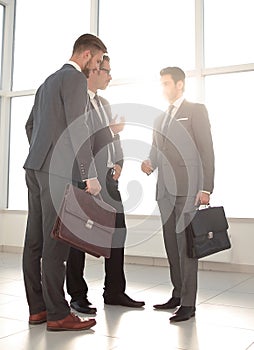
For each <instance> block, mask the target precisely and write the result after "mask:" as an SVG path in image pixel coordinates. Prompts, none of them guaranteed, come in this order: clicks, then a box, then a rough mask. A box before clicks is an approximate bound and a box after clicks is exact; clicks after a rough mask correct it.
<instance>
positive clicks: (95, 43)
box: [72, 34, 107, 54]
mask: <svg viewBox="0 0 254 350" xmlns="http://www.w3.org/2000/svg"><path fill="white" fill-rule="evenodd" d="M84 50H91V51H92V52H94V51H98V50H101V51H102V52H104V53H106V52H107V48H106V46H105V45H104V43H103V42H102V41H101V39H100V38H98V37H97V36H95V35H93V34H83V35H81V36H80V37H79V38H78V39H77V40H76V41H75V43H74V46H73V52H72V54H74V53H80V52H82V51H84Z"/></svg>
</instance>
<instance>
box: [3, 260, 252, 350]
mask: <svg viewBox="0 0 254 350" xmlns="http://www.w3.org/2000/svg"><path fill="white" fill-rule="evenodd" d="M103 269H104V265H103V261H102V260H89V261H87V267H86V277H87V281H88V282H89V287H90V289H89V299H90V301H92V302H93V303H94V305H95V306H96V307H97V309H98V313H97V316H96V321H97V325H96V326H95V327H94V328H93V329H91V330H89V331H83V332H47V331H46V326H45V324H42V325H38V326H29V325H28V322H27V320H28V308H27V304H26V298H25V292H24V286H23V280H22V271H21V255H19V254H9V253H0V349H1V350H7V349H15V350H28V349H29V350H58V349H59V350H60V349H61V350H67V349H70V350H77V349H89V350H109V349H112V350H113V349H116V350H120V349H121V350H127V349H128V350H136V349H140V350H141V349H142V350H143V349H145V350H146V349H147V350H152V349H155V350H164V349H165V350H166V349H167V350H171V349H174V350H176V349H178V350H247V349H248V350H254V275H253V274H246V273H232V272H231V273H226V272H212V271H199V291H198V301H197V312H196V317H195V318H192V319H190V320H189V321H185V322H181V323H177V324H170V323H169V317H170V316H171V312H169V311H155V310H153V304H155V303H160V302H165V301H166V300H167V299H168V298H169V296H170V291H171V286H170V283H169V278H168V269H167V268H166V267H155V266H143V265H131V264H126V265H125V270H126V277H127V282H128V283H127V292H128V294H129V295H130V296H131V297H133V298H135V299H136V300H144V301H145V302H146V305H145V307H144V308H143V309H141V310H139V309H130V308H126V307H120V306H107V305H105V306H104V303H103V299H102V291H103V275H104V272H103ZM80 316H81V315H80ZM83 316H84V317H85V316H86V315H83Z"/></svg>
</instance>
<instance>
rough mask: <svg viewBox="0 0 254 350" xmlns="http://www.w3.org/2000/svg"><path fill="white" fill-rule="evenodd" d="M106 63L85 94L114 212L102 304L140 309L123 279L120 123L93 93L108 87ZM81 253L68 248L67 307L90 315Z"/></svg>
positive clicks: (105, 191)
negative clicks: (87, 97)
mask: <svg viewBox="0 0 254 350" xmlns="http://www.w3.org/2000/svg"><path fill="white" fill-rule="evenodd" d="M110 70H111V68H110V59H109V57H108V56H105V55H104V57H103V61H102V63H101V65H100V70H99V71H95V72H91V74H90V76H89V79H88V93H89V96H90V101H91V102H90V106H91V117H90V118H89V121H88V123H90V124H91V129H93V130H94V133H93V135H92V137H91V142H92V145H93V146H92V148H93V152H94V159H95V164H96V168H97V172H98V179H99V181H100V184H101V187H102V190H101V196H102V198H103V200H104V201H105V202H106V203H108V204H110V205H112V206H113V207H114V208H115V209H116V210H117V213H116V224H115V227H116V229H115V232H114V235H113V242H112V249H111V255H110V258H106V259H105V280H104V293H103V297H104V302H105V304H110V305H121V306H127V307H135V308H140V307H142V306H144V304H145V303H144V302H143V301H136V300H133V299H131V298H130V297H129V296H128V295H127V294H126V293H125V289H126V279H125V273H124V244H125V239H126V224H125V215H124V208H123V204H122V199H121V194H120V192H119V190H118V179H119V177H120V174H121V170H122V166H123V151H122V147H121V143H120V137H119V132H120V131H121V130H122V128H123V123H120V124H119V123H118V122H117V121H116V122H115V120H114V119H113V118H112V111H111V108H110V105H109V103H108V101H107V100H106V99H104V98H103V97H101V96H98V95H97V90H98V89H101V90H104V89H106V87H107V86H108V84H109V82H110V80H111V75H110ZM84 265H85V253H83V252H81V251H79V250H77V249H74V248H71V250H70V254H69V258H68V261H67V274H66V276H67V279H66V286H67V291H68V293H69V294H70V295H71V303H70V305H71V307H72V308H73V309H75V310H76V311H79V312H82V313H88V314H92V313H95V312H96V308H95V307H92V306H91V304H90V302H89V300H88V298H87V293H88V286H87V283H86V281H85V279H84V276H83V274H84Z"/></svg>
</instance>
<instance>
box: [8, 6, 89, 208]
mask: <svg viewBox="0 0 254 350" xmlns="http://www.w3.org/2000/svg"><path fill="white" fill-rule="evenodd" d="M28 13H29V16H28V15H27V14H28ZM88 32H90V1H89V0H73V1H72V2H71V3H70V1H68V0H54V1H51V0H36V1H34V0H17V1H16V25H15V46H14V73H13V93H14V95H15V91H17V90H19V92H18V93H17V96H19V97H16V98H13V99H12V104H11V122H10V124H11V132H10V161H9V200H8V207H9V208H10V209H26V208H27V189H26V185H25V180H24V178H25V174H24V170H23V164H24V161H25V158H26V156H27V153H28V141H27V138H26V133H25V123H26V120H27V118H28V116H29V113H30V110H31V108H32V105H33V100H34V95H31V96H30V95H28V96H26V94H28V93H29V94H31V90H34V92H35V90H36V89H37V88H38V87H39V85H40V84H41V83H42V82H43V81H44V79H45V78H46V77H47V76H48V75H49V74H51V73H53V72H54V71H55V70H57V69H59V68H60V67H61V66H62V65H63V64H64V63H65V62H67V61H68V60H69V58H70V57H71V54H72V47H73V44H74V41H75V40H76V39H77V38H78V36H80V35H81V34H84V33H88ZM26 90H30V91H29V92H27V91H26ZM22 91H23V93H22ZM22 95H23V96H22Z"/></svg>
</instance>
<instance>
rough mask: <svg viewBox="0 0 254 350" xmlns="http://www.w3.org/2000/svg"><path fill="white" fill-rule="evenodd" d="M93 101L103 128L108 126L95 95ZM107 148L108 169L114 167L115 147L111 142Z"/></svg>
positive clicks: (97, 97) (106, 118)
mask: <svg viewBox="0 0 254 350" xmlns="http://www.w3.org/2000/svg"><path fill="white" fill-rule="evenodd" d="M94 101H95V103H96V105H97V107H98V110H99V116H100V118H101V121H102V125H103V127H106V126H109V119H108V117H107V116H106V114H105V112H104V110H103V108H102V105H101V101H100V99H99V96H98V95H97V94H95V95H94ZM107 147H108V161H107V166H108V167H109V168H112V167H113V166H114V164H115V147H114V144H113V142H110V143H108V145H107Z"/></svg>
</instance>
